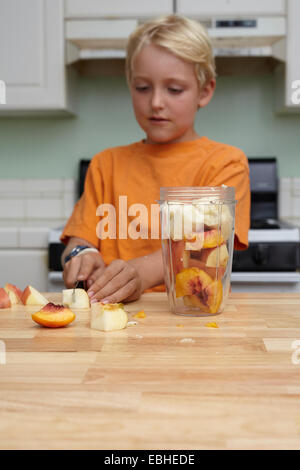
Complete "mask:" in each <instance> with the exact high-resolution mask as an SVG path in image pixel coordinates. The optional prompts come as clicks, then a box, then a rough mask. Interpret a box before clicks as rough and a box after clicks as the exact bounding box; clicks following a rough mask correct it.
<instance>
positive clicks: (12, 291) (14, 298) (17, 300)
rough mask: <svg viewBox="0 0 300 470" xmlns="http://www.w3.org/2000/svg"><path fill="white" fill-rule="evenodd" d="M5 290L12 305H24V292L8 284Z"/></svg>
mask: <svg viewBox="0 0 300 470" xmlns="http://www.w3.org/2000/svg"><path fill="white" fill-rule="evenodd" d="M4 290H5V292H6V293H7V295H8V297H9V299H10V301H11V304H12V305H15V304H21V303H22V300H21V298H22V291H21V289H19V288H18V287H17V286H14V285H13V284H9V283H7V284H5V286H4Z"/></svg>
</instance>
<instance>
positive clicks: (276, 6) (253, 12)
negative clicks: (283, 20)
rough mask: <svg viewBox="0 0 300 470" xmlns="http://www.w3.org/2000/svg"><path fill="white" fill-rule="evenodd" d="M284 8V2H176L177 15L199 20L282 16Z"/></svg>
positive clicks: (274, 0)
mask: <svg viewBox="0 0 300 470" xmlns="http://www.w3.org/2000/svg"><path fill="white" fill-rule="evenodd" d="M285 8H286V0H252V1H250V0H210V1H209V2H206V1H203V0H177V13H179V14H180V15H187V16H197V17H199V18H205V17H206V18H211V17H212V16H222V17H230V16H235V17H236V16H239V15H241V16H243V17H249V16H257V15H259V16H274V15H284V14H285Z"/></svg>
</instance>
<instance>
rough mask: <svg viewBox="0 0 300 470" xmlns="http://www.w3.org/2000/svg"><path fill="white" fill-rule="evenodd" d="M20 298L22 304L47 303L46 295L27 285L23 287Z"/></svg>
mask: <svg viewBox="0 0 300 470" xmlns="http://www.w3.org/2000/svg"><path fill="white" fill-rule="evenodd" d="M21 300H22V302H23V304H24V305H47V303H48V300H47V299H46V297H44V296H43V295H42V294H40V293H39V291H37V290H36V289H35V288H34V287H32V286H27V287H26V288H25V289H24V291H23V293H22V297H21Z"/></svg>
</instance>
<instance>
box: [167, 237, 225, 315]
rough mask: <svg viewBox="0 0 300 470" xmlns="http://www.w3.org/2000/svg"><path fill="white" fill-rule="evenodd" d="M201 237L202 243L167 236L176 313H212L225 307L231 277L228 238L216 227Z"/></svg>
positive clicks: (171, 284) (218, 311)
mask: <svg viewBox="0 0 300 470" xmlns="http://www.w3.org/2000/svg"><path fill="white" fill-rule="evenodd" d="M200 238H201V243H200V246H199V245H198V246H197V240H196V239H186V240H172V239H170V240H168V241H169V244H170V252H171V257H170V258H171V260H170V261H171V266H170V274H171V277H172V281H171V282H170V283H169V284H170V286H174V296H173V301H174V303H175V304H176V306H174V307H176V308H174V310H176V313H181V314H184V315H195V314H197V315H199V314H201V313H202V314H205V315H207V314H210V315H213V314H217V313H220V312H221V311H222V308H223V305H222V303H223V293H224V291H226V290H228V278H229V282H230V272H229V276H228V270H227V268H228V261H229V250H228V246H227V245H228V242H227V241H224V239H223V238H222V236H220V233H219V232H218V230H216V229H212V230H207V231H204V233H202V234H201V236H200V237H199V239H200ZM229 271H230V270H229ZM178 310H179V312H178Z"/></svg>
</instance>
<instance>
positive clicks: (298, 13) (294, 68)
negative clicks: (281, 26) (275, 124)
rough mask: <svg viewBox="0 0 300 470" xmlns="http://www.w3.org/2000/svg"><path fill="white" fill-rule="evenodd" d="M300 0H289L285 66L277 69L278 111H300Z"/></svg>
mask: <svg viewBox="0 0 300 470" xmlns="http://www.w3.org/2000/svg"><path fill="white" fill-rule="evenodd" d="M299 18H300V1H299V0H288V2H287V37H286V43H285V52H286V63H285V67H280V68H279V69H278V70H277V92H276V98H277V100H276V111H277V112H283V113H284V112H297V113H299V112H300V50H299V45H300V28H299Z"/></svg>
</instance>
